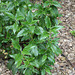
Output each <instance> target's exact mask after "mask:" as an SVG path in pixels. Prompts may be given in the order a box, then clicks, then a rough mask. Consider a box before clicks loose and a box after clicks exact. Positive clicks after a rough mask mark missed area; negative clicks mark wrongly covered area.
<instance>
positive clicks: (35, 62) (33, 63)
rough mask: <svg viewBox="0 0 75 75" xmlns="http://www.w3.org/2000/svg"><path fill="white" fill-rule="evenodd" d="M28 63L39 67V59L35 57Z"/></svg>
mask: <svg viewBox="0 0 75 75" xmlns="http://www.w3.org/2000/svg"><path fill="white" fill-rule="evenodd" d="M30 65H32V66H35V67H37V68H39V61H38V60H36V59H35V60H34V61H33V62H31V63H30Z"/></svg>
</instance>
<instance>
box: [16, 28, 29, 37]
mask: <svg viewBox="0 0 75 75" xmlns="http://www.w3.org/2000/svg"><path fill="white" fill-rule="evenodd" d="M28 32H29V31H28V29H27V28H23V29H22V30H20V32H19V33H18V34H17V37H21V36H25V35H27V34H28Z"/></svg>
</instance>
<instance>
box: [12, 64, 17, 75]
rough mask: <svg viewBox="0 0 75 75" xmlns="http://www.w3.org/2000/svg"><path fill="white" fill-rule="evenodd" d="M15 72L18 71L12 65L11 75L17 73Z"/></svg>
mask: <svg viewBox="0 0 75 75" xmlns="http://www.w3.org/2000/svg"><path fill="white" fill-rule="evenodd" d="M17 71H18V69H17V68H16V65H15V64H14V65H13V66H12V73H13V75H15V74H16V73H17Z"/></svg>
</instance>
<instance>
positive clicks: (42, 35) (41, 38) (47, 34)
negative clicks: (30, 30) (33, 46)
mask: <svg viewBox="0 0 75 75" xmlns="http://www.w3.org/2000/svg"><path fill="white" fill-rule="evenodd" d="M47 37H49V33H47V32H46V31H44V32H43V34H41V36H39V38H38V39H39V40H40V41H43V40H45V39H46V38H47Z"/></svg>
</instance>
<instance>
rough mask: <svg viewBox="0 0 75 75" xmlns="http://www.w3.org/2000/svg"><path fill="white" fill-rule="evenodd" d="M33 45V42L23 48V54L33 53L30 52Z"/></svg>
mask: <svg viewBox="0 0 75 75" xmlns="http://www.w3.org/2000/svg"><path fill="white" fill-rule="evenodd" d="M31 47H32V45H31V44H29V45H27V46H25V47H24V49H23V51H22V54H25V55H31V54H30V50H31Z"/></svg>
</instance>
